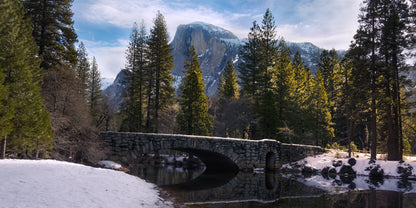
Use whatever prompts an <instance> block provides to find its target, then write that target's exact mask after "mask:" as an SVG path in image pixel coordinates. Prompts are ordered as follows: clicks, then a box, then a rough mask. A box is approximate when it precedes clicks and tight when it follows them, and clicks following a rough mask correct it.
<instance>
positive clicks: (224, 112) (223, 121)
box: [210, 60, 251, 138]
mask: <svg viewBox="0 0 416 208" xmlns="http://www.w3.org/2000/svg"><path fill="white" fill-rule="evenodd" d="M217 93H218V94H217V97H216V98H214V99H213V104H212V105H211V106H212V109H210V112H213V116H214V129H215V135H217V136H227V137H234V138H243V137H245V138H246V135H244V131H247V126H248V123H249V120H247V119H250V116H251V114H250V112H249V108H250V103H247V101H248V100H247V99H240V96H239V87H238V83H237V72H236V70H235V68H234V64H233V62H232V61H231V60H229V61H228V62H227V64H226V66H225V68H224V71H223V73H222V74H221V78H220V82H219V85H218V90H217ZM250 110H251V109H250Z"/></svg>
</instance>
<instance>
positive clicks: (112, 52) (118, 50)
mask: <svg viewBox="0 0 416 208" xmlns="http://www.w3.org/2000/svg"><path fill="white" fill-rule="evenodd" d="M81 41H82V42H83V43H84V44H85V47H86V48H87V52H88V57H89V58H90V60H92V57H93V56H95V58H96V60H97V64H98V69H99V70H100V73H101V77H103V78H110V79H114V78H115V77H116V75H117V74H118V72H120V70H121V69H123V68H124V67H125V51H126V49H127V46H128V40H122V39H119V40H118V45H115V44H114V43H107V42H102V41H100V42H94V41H89V40H81Z"/></svg>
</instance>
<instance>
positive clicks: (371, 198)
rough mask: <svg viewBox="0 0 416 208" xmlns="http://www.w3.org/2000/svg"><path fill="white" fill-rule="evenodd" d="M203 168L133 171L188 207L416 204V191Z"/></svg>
mask: <svg viewBox="0 0 416 208" xmlns="http://www.w3.org/2000/svg"><path fill="white" fill-rule="evenodd" d="M204 170H205V169H199V170H193V171H189V170H184V169H182V168H173V167H164V168H154V167H144V166H141V167H137V168H135V169H133V170H132V174H134V175H137V176H139V177H141V178H143V179H145V180H147V181H149V182H151V183H154V184H156V185H158V186H160V187H162V188H163V189H164V190H166V191H168V192H169V193H170V194H171V195H172V196H173V197H175V198H176V200H177V201H178V202H181V203H184V204H186V205H187V206H189V207H220V208H221V207H227V208H228V207H231V208H233V207H368V208H373V207H393V208H400V207H416V194H404V193H401V192H396V191H377V190H361V191H357V190H348V191H343V192H342V193H339V192H332V193H331V192H329V191H325V190H322V189H320V188H315V187H312V186H307V185H305V184H303V183H301V182H298V181H296V180H291V179H288V178H285V177H282V176H281V175H280V174H279V173H243V172H239V173H237V174H218V173H207V172H206V171H204Z"/></svg>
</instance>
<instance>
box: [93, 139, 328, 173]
mask: <svg viewBox="0 0 416 208" xmlns="http://www.w3.org/2000/svg"><path fill="white" fill-rule="evenodd" d="M100 135H101V139H102V140H103V141H104V143H105V144H106V146H107V147H108V149H109V150H110V153H109V155H108V157H109V159H110V160H113V161H117V162H121V163H124V164H129V163H130V162H133V161H134V160H135V159H137V158H138V157H140V156H141V155H143V154H147V153H158V151H160V150H167V149H171V150H179V151H183V152H188V153H192V154H194V155H195V156H197V157H198V158H199V159H201V160H202V161H203V162H204V163H205V165H206V166H207V168H215V167H217V168H230V167H232V166H236V167H235V168H238V169H239V170H252V169H253V168H266V164H267V165H269V167H272V168H278V167H280V166H281V164H283V163H286V162H291V161H294V160H299V159H302V158H304V157H306V156H309V155H315V154H320V153H323V152H324V149H322V148H320V147H316V146H308V145H290V144H284V143H280V142H278V141H275V140H270V139H264V140H244V139H232V138H221V137H206V136H190V135H172V134H149V133H120V132H101V133H100ZM266 160H267V161H266Z"/></svg>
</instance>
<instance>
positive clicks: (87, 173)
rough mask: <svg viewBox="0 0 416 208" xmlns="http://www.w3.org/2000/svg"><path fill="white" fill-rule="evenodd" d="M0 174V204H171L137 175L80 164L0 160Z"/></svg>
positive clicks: (22, 205)
mask: <svg viewBox="0 0 416 208" xmlns="http://www.w3.org/2000/svg"><path fill="white" fill-rule="evenodd" d="M113 165H114V164H113ZM0 178H1V185H0V207H33V208H38V207H39V208H40V207H42V208H43V207H109V208H110V207H123V208H124V207H127V208H128V207H135V208H137V207H145V208H147V207H149V208H150V207H173V205H172V203H170V202H166V201H164V200H163V199H161V198H160V197H159V192H158V191H157V190H156V186H155V185H153V184H150V183H147V182H145V181H144V180H142V179H140V178H138V177H135V176H132V175H128V174H125V173H123V172H120V171H114V170H109V169H102V168H93V167H89V166H84V165H80V164H74V163H68V162H60V161H55V160H0Z"/></svg>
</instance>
